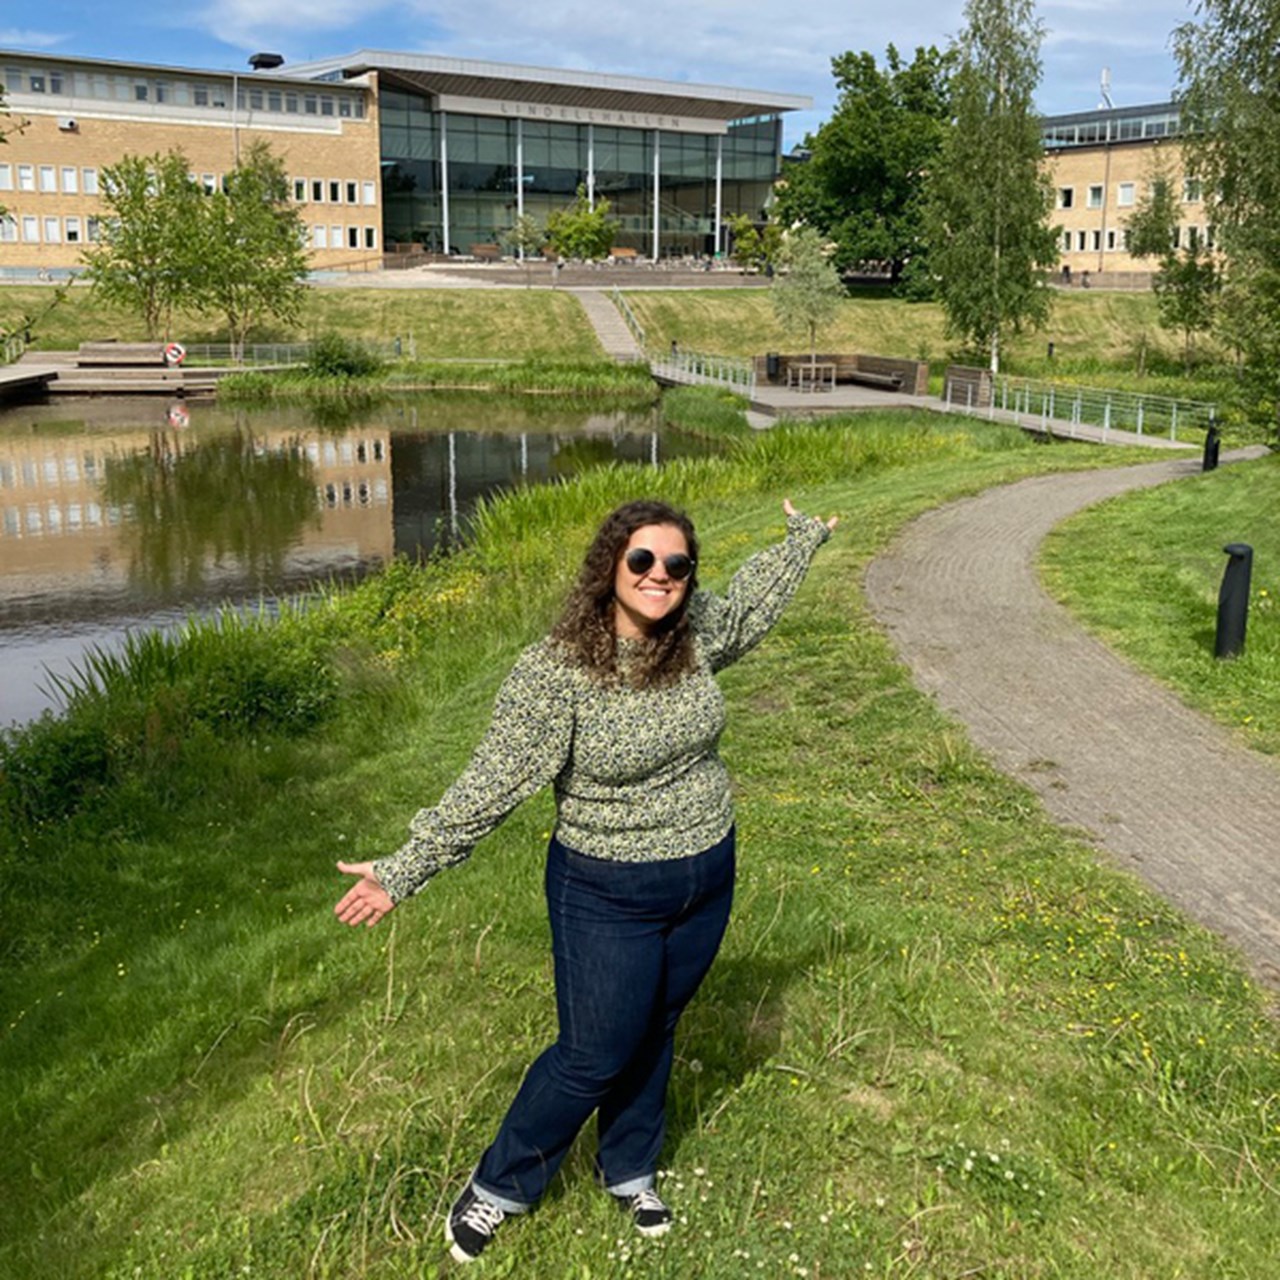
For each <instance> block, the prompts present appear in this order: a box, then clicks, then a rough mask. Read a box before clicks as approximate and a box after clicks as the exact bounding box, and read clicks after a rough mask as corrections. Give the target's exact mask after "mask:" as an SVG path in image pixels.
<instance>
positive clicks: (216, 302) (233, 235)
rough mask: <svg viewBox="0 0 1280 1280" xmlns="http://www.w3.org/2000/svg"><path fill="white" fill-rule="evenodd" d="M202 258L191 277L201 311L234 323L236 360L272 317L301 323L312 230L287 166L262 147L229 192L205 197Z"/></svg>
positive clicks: (244, 160)
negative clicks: (296, 201) (293, 195)
mask: <svg viewBox="0 0 1280 1280" xmlns="http://www.w3.org/2000/svg"><path fill="white" fill-rule="evenodd" d="M198 227H199V250H200V251H199V256H198V259H197V261H196V264H195V266H194V268H193V270H192V272H191V277H192V282H193V285H194V297H193V298H192V299H191V301H192V302H193V303H194V305H195V306H196V307H197V309H198V310H200V311H203V312H208V313H212V314H216V315H218V316H220V317H221V318H222V320H223V321H224V322H225V323H226V326H227V331H228V335H229V337H230V341H231V348H232V355H233V358H234V359H236V360H237V361H238V360H242V359H243V358H244V343H245V339H246V337H247V336H248V334H249V331H250V330H251V329H252V328H253V326H254V325H255V324H258V323H260V322H261V321H262V320H263V319H265V318H266V317H268V316H270V317H274V318H275V319H277V320H280V321H282V322H283V323H285V324H294V323H296V321H297V319H298V316H299V313H300V311H301V309H302V299H303V296H304V295H305V292H306V286H305V284H304V283H303V282H304V280H305V278H306V275H307V269H308V267H307V253H306V249H305V248H304V247H303V246H304V233H305V229H304V227H303V223H302V216H301V214H300V213H299V212H298V210H297V207H296V206H294V205H293V204H291V203H290V200H289V179H288V177H287V175H286V174H285V170H284V164H283V162H282V161H281V160H280V158H279V157H278V156H276V155H275V154H274V153H273V152H272V150H271V148H270V147H269V146H268V145H267V144H266V143H265V142H254V143H252V144H251V145H250V146H249V147H247V148H246V149H245V150H244V152H243V153H242V154H241V157H240V160H239V162H238V163H237V165H236V167H235V168H234V169H233V170H232V171H231V172H230V173H229V174H227V176H226V178H225V180H224V182H223V187H222V190H221V191H215V192H214V193H213V194H212V195H209V196H205V197H203V199H202V204H201V209H200V215H199V219H198Z"/></svg>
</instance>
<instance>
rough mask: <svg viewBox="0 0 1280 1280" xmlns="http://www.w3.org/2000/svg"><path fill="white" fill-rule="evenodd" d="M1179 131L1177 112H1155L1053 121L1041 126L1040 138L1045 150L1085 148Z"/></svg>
mask: <svg viewBox="0 0 1280 1280" xmlns="http://www.w3.org/2000/svg"><path fill="white" fill-rule="evenodd" d="M1178 129H1179V117H1178V113H1177V111H1156V112H1153V113H1151V114H1149V115H1127V116H1122V115H1109V116H1107V117H1105V118H1097V119H1093V120H1078V121H1074V122H1065V121H1054V122H1050V123H1048V124H1046V125H1045V126H1044V128H1043V129H1042V131H1041V136H1042V138H1043V140H1044V145H1045V146H1046V147H1086V146H1095V145H1097V144H1098V143H1101V142H1136V141H1138V140H1139V139H1141V138H1171V137H1174V136H1176V135H1177V133H1178Z"/></svg>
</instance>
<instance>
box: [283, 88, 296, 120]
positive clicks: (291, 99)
mask: <svg viewBox="0 0 1280 1280" xmlns="http://www.w3.org/2000/svg"><path fill="white" fill-rule="evenodd" d="M284 109H285V111H286V112H287V113H288V114H289V115H291V116H296V115H297V114H298V95H297V94H296V93H286V94H285V95H284Z"/></svg>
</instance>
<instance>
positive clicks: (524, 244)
mask: <svg viewBox="0 0 1280 1280" xmlns="http://www.w3.org/2000/svg"><path fill="white" fill-rule="evenodd" d="M502 242H503V244H505V245H506V246H507V247H508V248H509V249H511V250H512V251H513V252H514V253H515V254H516V256H517V257H519V259H520V260H521V262H523V263H524V264H525V277H524V283H525V288H526V289H529V288H532V287H533V279H532V269H531V268H530V266H529V264H530V262H532V260H533V259H534V258H536V257H537V256H538V254H539V253H541V252H542V246H543V245H544V244H546V242H547V233H546V231H545V230H543V227H542V223H540V222H539V221H538V219H537V218H535V217H534V216H533V214H531V213H522V214H520V215H519V216H518V217H517V218H516V220H515V222H514V223H512V225H511V228H510V230H508V231H507V233H506V234H505V235H504V236H503V237H502Z"/></svg>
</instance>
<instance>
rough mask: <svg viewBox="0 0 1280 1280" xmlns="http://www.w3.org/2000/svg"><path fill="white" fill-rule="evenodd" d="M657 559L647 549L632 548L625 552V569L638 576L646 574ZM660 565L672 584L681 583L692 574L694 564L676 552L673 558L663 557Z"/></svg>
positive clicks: (682, 554)
mask: <svg viewBox="0 0 1280 1280" xmlns="http://www.w3.org/2000/svg"><path fill="white" fill-rule="evenodd" d="M657 559H658V557H657V556H655V555H654V554H653V552H652V551H650V550H649V548H648V547H633V548H632V549H631V550H630V551H628V552H627V568H628V569H630V570H631V572H632V573H634V574H636V575H637V576H638V575H640V574H642V573H648V572H649V570H650V569H652V568H653V566H654V563H655V561H656V560H657ZM662 563H663V566H664V567H665V568H666V571H667V577H668V578H670V579H671V580H672V582H683V581H684V580H685V579H686V578H687V577H688V576H689V575H690V574H691V573H692V572H693V564H694V562H693V561H692V560H691V559H689V557H688V556H687V555H685V554H684V553H683V552H676V554H675V555H673V556H664V557H663V560H662Z"/></svg>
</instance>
